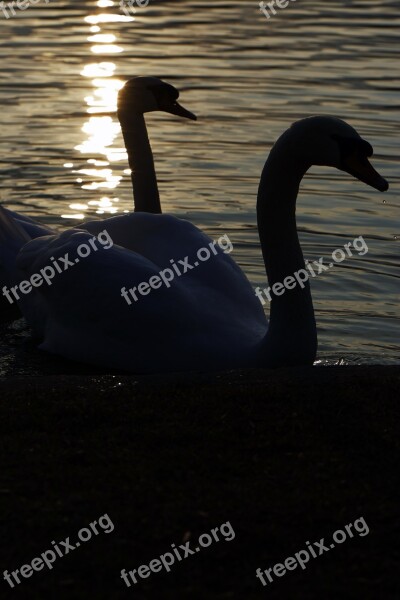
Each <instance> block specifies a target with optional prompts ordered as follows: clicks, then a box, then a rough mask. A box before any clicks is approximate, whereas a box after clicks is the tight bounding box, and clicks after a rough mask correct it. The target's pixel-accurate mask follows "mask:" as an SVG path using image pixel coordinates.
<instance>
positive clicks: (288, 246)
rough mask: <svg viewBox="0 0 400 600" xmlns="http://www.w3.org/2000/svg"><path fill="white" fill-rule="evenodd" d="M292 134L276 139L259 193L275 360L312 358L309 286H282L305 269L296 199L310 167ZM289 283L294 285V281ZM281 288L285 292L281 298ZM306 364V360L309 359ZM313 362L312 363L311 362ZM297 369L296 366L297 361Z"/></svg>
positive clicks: (313, 341)
mask: <svg viewBox="0 0 400 600" xmlns="http://www.w3.org/2000/svg"><path fill="white" fill-rule="evenodd" d="M294 147H295V144H294V143H293V140H292V139H291V136H290V135H286V136H285V138H282V139H280V140H279V141H278V142H277V143H276V145H275V146H274V148H273V149H272V151H271V153H270V156H269V158H268V160H267V162H266V164H265V166H264V169H263V172H262V175H261V181H260V186H259V191H258V200H257V221H258V231H259V235H260V241H261V247H262V252H263V257H264V263H265V268H266V272H267V277H268V283H269V288H270V289H271V291H270V296H271V310H270V322H269V329H268V334H267V338H266V342H267V345H268V347H269V348H270V349H271V352H272V353H273V354H274V355H275V357H276V359H277V361H278V362H279V360H280V361H281V362H282V360H283V361H285V360H287V364H290V363H291V361H292V359H293V357H295V360H294V362H295V363H296V361H298V356H299V355H302V354H305V355H307V356H308V357H310V356H311V355H314V356H315V352H316V325H315V318H314V309H313V304H312V298H311V290H310V284H309V282H308V281H306V282H305V283H304V284H303V285H304V287H301V286H300V285H299V284H298V283H297V282H296V285H295V287H293V282H290V283H289V285H290V286H292V287H293V289H287V288H286V286H285V287H283V286H281V287H278V286H276V289H277V293H275V291H274V290H273V289H272V288H273V286H274V284H278V283H279V284H284V281H285V279H286V278H287V277H292V278H293V277H294V274H295V273H296V272H297V271H299V270H300V269H305V263H304V257H303V253H302V250H301V247H300V242H299V237H298V234H297V225H296V200H297V194H298V191H299V186H300V183H301V180H302V178H303V176H304V174H305V173H306V171H307V170H308V167H309V165H307V164H306V163H305V162H303V161H302V160H301V157H299V156H298V155H297V156H296V152H295V150H294ZM292 281H293V280H292ZM282 289H283V290H284V291H283V293H281V292H282ZM309 360H310V359H309ZM312 360H313V359H312ZM297 364H299V363H298V362H297Z"/></svg>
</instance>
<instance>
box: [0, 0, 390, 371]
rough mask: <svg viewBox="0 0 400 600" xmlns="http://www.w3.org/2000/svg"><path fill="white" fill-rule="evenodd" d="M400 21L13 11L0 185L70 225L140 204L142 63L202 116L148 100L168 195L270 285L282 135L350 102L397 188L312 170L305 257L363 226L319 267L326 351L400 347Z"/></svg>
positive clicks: (158, 6)
mask: <svg viewBox="0 0 400 600" xmlns="http://www.w3.org/2000/svg"><path fill="white" fill-rule="evenodd" d="M399 25H400V5H399V3H398V2H397V1H394V0H393V1H383V2H379V3H376V2H375V0H369V1H367V0H366V1H364V2H362V1H361V2H350V1H342V2H339V1H336V0H333V1H332V0H330V1H329V2H326V1H324V2H321V1H307V0H299V1H298V2H296V3H291V4H289V6H288V7H287V8H286V9H284V10H281V11H279V14H277V15H276V16H275V17H274V18H273V19H270V20H269V21H268V20H267V19H266V18H265V17H264V16H263V15H262V14H261V13H260V12H259V10H258V2H256V1H254V2H253V1H246V2H245V1H240V2H239V1H233V2H229V3H228V2H220V1H214V2H212V3H205V2H200V1H199V2H194V1H191V0H189V1H187V0H185V1H184V2H183V1H182V2H165V1H164V2H161V1H160V0H151V1H150V4H149V6H148V7H146V8H141V9H139V8H138V9H137V11H136V15H135V18H134V19H132V18H128V17H126V16H124V14H123V13H122V12H121V10H120V8H119V6H118V3H117V2H115V3H113V2H111V1H108V0H100V1H99V2H95V1H89V0H87V1H81V0H76V1H71V2H59V1H58V0H50V2H49V4H48V5H46V4H45V2H44V0H43V1H42V2H39V3H38V4H36V5H35V6H31V7H30V8H29V9H28V10H26V11H18V13H17V15H16V16H15V17H12V18H10V19H8V20H7V19H6V18H5V17H4V16H3V15H2V14H1V13H0V40H1V46H2V61H1V68H0V105H1V116H2V121H1V122H2V125H1V136H0V152H1V154H0V198H1V201H2V202H3V203H4V204H5V205H7V206H8V207H10V208H13V209H15V210H18V211H21V212H22V213H24V214H27V215H30V216H34V217H39V218H40V219H41V220H42V221H43V222H45V223H48V224H50V225H52V226H55V227H66V226H71V225H74V224H76V223H77V222H79V221H80V220H82V219H83V218H87V217H91V218H93V217H96V216H100V217H101V216H109V215H110V214H117V213H120V212H123V211H129V210H131V209H132V194H131V190H130V177H129V172H128V171H127V162H126V155H125V151H124V149H123V143H122V137H121V135H120V131H119V125H118V122H117V120H116V116H115V114H114V113H113V111H114V110H115V102H116V94H117V91H118V89H119V87H120V86H121V84H122V82H123V81H124V80H125V79H126V78H128V77H131V76H135V75H156V76H159V77H162V78H163V79H166V80H168V81H170V82H171V83H173V84H175V85H176V86H177V87H178V88H179V89H180V90H181V99H182V103H183V104H184V105H185V106H187V108H189V109H190V110H193V111H194V112H195V113H196V114H197V115H198V117H199V121H198V122H197V123H193V122H189V121H187V122H186V121H185V122H183V121H180V120H178V119H175V118H173V117H170V116H168V115H162V114H156V115H150V116H148V118H147V122H148V127H149V132H150V136H151V141H152V145H153V149H154V152H155V160H156V169H157V175H158V180H159V187H160V194H161V198H162V203H163V207H164V211H165V212H171V213H173V214H176V215H178V216H183V217H185V218H189V219H190V220H191V221H193V222H194V223H195V224H196V225H198V226H199V227H201V228H203V229H204V230H206V231H207V233H209V234H210V235H211V236H212V237H215V236H217V235H218V233H220V234H222V233H227V234H228V235H229V237H230V239H231V240H232V242H233V243H234V248H235V249H234V254H233V256H234V258H235V259H236V261H237V262H238V263H239V264H240V265H241V266H242V268H243V269H244V270H245V272H246V273H247V275H248V277H249V279H250V280H251V282H252V283H253V284H254V286H256V285H260V286H262V287H265V274H264V268H263V263H262V258H261V253H260V248H259V242H258V236H257V229H256V221H255V200H256V192H257V187H258V180H259V176H260V172H261V169H262V166H263V163H264V161H265V158H266V156H267V153H268V151H269V150H270V148H271V145H272V143H273V142H274V140H275V139H276V138H277V137H278V136H279V135H280V133H281V132H282V131H283V130H284V129H285V128H287V127H288V126H289V125H290V124H291V123H292V122H293V121H295V120H297V119H299V118H302V117H305V116H309V115H311V114H333V115H336V116H339V117H341V118H344V119H346V120H348V121H349V122H350V123H351V124H352V125H353V126H355V127H356V128H357V130H358V131H359V132H360V134H361V135H362V136H363V137H365V138H366V139H368V140H369V141H370V142H371V144H372V145H373V146H374V149H375V158H374V164H375V166H376V167H377V169H378V170H379V171H380V172H381V174H382V175H383V176H384V177H386V178H387V179H388V180H389V182H390V184H391V188H390V190H389V192H388V193H387V194H385V195H380V194H379V193H378V192H375V191H374V190H372V189H371V188H367V187H366V186H364V185H363V184H362V183H360V182H357V181H354V180H352V179H351V178H350V177H349V176H347V175H346V174H344V173H339V172H336V171H335V172H334V171H331V170H327V169H321V168H314V169H312V171H311V172H310V173H309V174H308V175H307V177H306V179H305V180H304V182H303V186H302V190H301V195H300V198H299V202H298V226H299V229H300V232H301V233H300V236H301V241H302V245H303V249H304V253H305V256H306V258H308V259H310V260H317V259H318V258H319V257H321V256H323V257H325V258H327V259H328V262H329V257H330V255H331V253H332V252H333V251H334V250H335V249H337V248H340V247H343V245H344V244H345V243H348V242H351V241H352V240H354V238H356V237H358V236H363V237H364V239H365V240H366V242H367V245H368V253H366V254H365V255H364V256H357V255H356V256H355V257H354V258H349V259H347V260H345V261H344V262H343V263H341V264H340V265H337V266H335V267H334V268H333V269H332V270H331V271H329V272H327V273H325V274H323V275H320V276H319V277H318V278H316V279H314V280H313V282H312V290H313V297H314V305H315V310H316V314H317V322H318V325H319V340H320V359H321V360H323V361H324V362H325V361H327V362H328V363H329V364H332V363H337V362H339V361H340V360H341V359H342V362H344V363H381V364H389V363H393V362H399V360H400V349H399V333H400V326H399V318H400V309H399V263H400V261H399V249H400V246H399V244H400V226H399V211H400V201H399V199H398V184H399V157H398V147H399V143H398V132H399V122H400V110H399V108H400V106H399V70H400V69H399V64H400V62H399V53H398V37H399V35H398V28H399ZM104 113H109V114H104ZM266 308H268V307H266ZM18 327H20V325H14V329H12V330H11V331H10V330H8V333H7V335H8V336H11V338H12V340H13V342H18V340H19V339H20V337H21V336H22V337H25V334H24V332H23V328H22V330H21V329H18ZM2 343H4V337H3V342H2ZM0 352H3V351H2V350H0ZM3 355H4V352H3ZM4 360H6V359H5V358H4ZM7 364H9V363H8V362H7ZM6 370H8V369H6ZM3 371H4V369H3Z"/></svg>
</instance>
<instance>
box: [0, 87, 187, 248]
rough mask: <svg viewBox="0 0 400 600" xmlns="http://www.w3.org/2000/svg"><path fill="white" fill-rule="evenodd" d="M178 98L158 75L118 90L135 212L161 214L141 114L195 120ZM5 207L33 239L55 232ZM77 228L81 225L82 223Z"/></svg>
mask: <svg viewBox="0 0 400 600" xmlns="http://www.w3.org/2000/svg"><path fill="white" fill-rule="evenodd" d="M178 98H179V91H178V90H177V89H176V88H175V87H174V86H172V85H171V84H169V83H166V82H165V81H163V80H162V79H159V78H158V77H142V76H139V77H132V78H131V79H129V80H128V81H127V82H126V83H125V84H124V85H123V87H122V88H121V89H120V91H119V93H118V104H117V116H118V120H119V123H120V126H121V131H122V135H123V139H124V143H125V148H126V151H127V154H128V162H129V167H130V169H131V180H132V189H133V198H134V210H135V211H144V212H151V213H161V204H160V197H159V192H158V185H157V178H156V174H155V169H154V159H153V153H152V150H151V146H150V142H149V136H148V133H147V128H146V123H145V119H144V115H145V114H146V113H149V112H155V111H160V112H166V113H169V114H172V115H177V116H179V117H182V118H185V119H191V120H193V121H196V120H197V117H196V115H194V114H193V113H192V112H190V111H189V110H187V109H186V108H184V107H183V106H182V105H180V104H179V103H178V101H177V100H178ZM5 210H6V212H7V213H8V214H9V215H11V216H12V217H13V218H14V219H15V220H16V221H18V223H19V224H20V225H21V227H22V228H23V229H25V231H27V233H28V234H29V235H30V236H31V237H32V238H34V237H39V236H42V235H47V234H49V233H50V234H51V233H54V231H53V230H52V229H50V228H49V227H46V226H44V225H42V224H40V223H39V222H37V221H35V220H34V219H31V218H30V217H27V216H24V215H21V214H19V213H17V212H14V211H11V210H9V209H5ZM79 227H84V224H81V225H79Z"/></svg>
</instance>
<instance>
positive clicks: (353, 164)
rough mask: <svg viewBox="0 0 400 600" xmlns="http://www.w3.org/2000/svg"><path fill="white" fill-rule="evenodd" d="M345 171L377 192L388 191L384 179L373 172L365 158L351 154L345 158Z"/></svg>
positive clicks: (387, 185)
mask: <svg viewBox="0 0 400 600" xmlns="http://www.w3.org/2000/svg"><path fill="white" fill-rule="evenodd" d="M345 171H346V172H347V173H349V174H350V175H353V177H355V178H356V179H359V180H360V181H363V182H364V183H366V184H367V185H370V186H371V187H373V188H375V189H376V190H378V191H379V192H386V191H387V190H388V189H389V184H388V182H387V181H386V179H384V178H383V177H381V176H380V175H379V173H378V172H377V171H375V169H374V167H373V166H372V165H371V163H370V162H369V160H368V158H367V157H366V156H360V154H358V153H353V154H351V155H350V156H348V157H346V160H345Z"/></svg>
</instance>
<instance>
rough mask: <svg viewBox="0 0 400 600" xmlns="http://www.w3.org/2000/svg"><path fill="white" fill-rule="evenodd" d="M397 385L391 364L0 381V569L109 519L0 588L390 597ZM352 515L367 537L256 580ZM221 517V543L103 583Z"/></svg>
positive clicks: (78, 593)
mask: <svg viewBox="0 0 400 600" xmlns="http://www.w3.org/2000/svg"><path fill="white" fill-rule="evenodd" d="M399 390H400V367H398V366H383V367H327V368H325V367H322V368H309V369H288V370H277V371H263V370H255V371H237V372H229V373H219V374H215V375H212V376H210V375H208V374H198V375H195V376H193V375H184V376H180V375H171V376H168V377H155V378H154V377H132V376H123V375H121V376H120V375H105V376H104V375H91V376H87V375H86V376H76V375H63V376H46V377H30V378H29V379H21V378H20V379H18V378H15V379H8V380H6V381H1V382H0V392H1V402H0V406H1V412H2V414H1V420H0V422H1V424H2V433H1V438H2V442H3V448H4V449H5V457H4V459H3V468H2V482H1V486H0V487H1V490H0V491H1V493H0V497H1V510H2V515H3V520H2V521H3V523H2V535H1V537H2V542H3V543H2V547H3V548H2V561H1V564H2V565H3V570H5V569H7V570H8V571H12V570H14V569H16V568H20V567H21V566H22V565H24V564H26V563H28V562H30V561H31V560H32V559H33V558H34V557H36V556H38V555H40V554H41V553H42V552H44V551H45V550H46V549H48V548H49V547H50V544H51V541H52V540H64V539H65V538H66V537H67V536H70V537H71V540H72V539H73V538H74V535H75V537H76V532H77V531H79V530H80V529H81V528H82V527H85V526H87V525H88V524H89V523H90V522H92V521H93V520H94V519H98V518H99V517H100V516H101V515H103V514H105V513H107V514H108V515H109V517H110V519H111V520H112V521H113V523H114V524H115V530H114V531H113V532H112V533H110V534H109V535H99V536H98V537H95V538H93V539H92V540H90V541H89V542H88V543H87V544H82V547H81V548H79V550H75V551H74V552H73V553H71V554H70V555H69V556H66V557H63V558H60V559H59V560H58V561H57V562H56V563H55V565H54V568H53V569H52V570H51V571H50V570H48V569H46V570H44V571H40V572H38V573H34V575H33V576H32V577H30V578H29V579H25V580H23V581H22V583H21V584H20V585H19V586H16V588H15V589H11V588H10V587H9V586H8V584H7V583H6V582H5V581H4V580H3V581H2V582H1V584H0V585H1V588H2V589H1V594H2V597H5V598H12V597H16V596H18V597H23V598H25V597H26V598H29V599H31V598H41V599H42V598H49V599H50V598H51V599H52V598H54V597H57V598H65V599H67V598H68V600H69V599H74V598H77V599H78V598H79V599H86V598H88V597H95V598H96V599H103V598H104V599H106V598H107V599H109V598H113V600H114V599H118V598H128V597H133V595H134V596H135V598H140V599H142V598H162V599H164V598H165V599H169V598H171V599H172V598H174V599H176V598H179V599H181V598H188V599H189V598H191V599H193V598H194V599H197V598H198V599H203V598H204V599H208V598H210V599H225V598H238V599H239V598H240V599H243V598H245V599H246V600H248V599H249V600H251V599H253V598H254V599H255V598H260V599H261V598H266V597H269V598H278V599H281V598H283V599H286V598H287V599H288V600H289V599H290V600H292V599H294V598H296V599H297V598H301V600H303V599H309V598H310V599H314V598H315V599H317V598H318V599H320V598H324V599H326V598H332V599H335V600H336V599H337V598H342V597H343V598H354V599H355V600H356V599H357V600H359V598H363V599H367V600H369V599H371V600H376V598H385V600H387V599H391V598H393V599H394V598H397V597H398V594H397V592H396V591H395V590H396V588H397V586H398V583H397V572H396V568H395V560H396V557H398V539H399V534H400V531H399V519H398V516H399V508H398V475H396V473H398V472H399V468H398V466H399V465H398V462H399V445H400V443H399V435H398V429H399V428H398V423H399V412H400V411H399V396H400V394H399ZM360 517H364V519H365V521H366V523H367V524H368V526H369V529H370V532H369V534H368V535H367V536H365V537H355V538H353V539H349V540H347V541H346V542H345V543H343V544H341V545H340V547H337V548H335V550H334V551H332V552H330V553H326V554H324V556H321V557H319V558H318V559H314V560H312V561H310V563H308V565H307V568H306V569H305V570H304V571H302V570H299V569H297V570H295V571H293V572H290V573H289V572H288V573H287V574H286V575H285V576H284V577H282V578H280V579H278V578H276V581H274V583H272V584H270V585H269V586H268V587H265V588H264V587H263V586H262V585H261V583H260V581H259V580H258V579H256V577H255V571H256V569H257V568H258V567H260V568H261V569H267V568H270V567H271V566H273V565H274V564H275V563H277V562H282V561H284V560H285V558H286V557H288V556H291V555H293V553H294V552H297V551H298V550H299V549H302V548H305V542H306V541H311V542H313V541H319V540H320V539H321V538H322V537H325V538H329V537H330V536H331V535H332V533H333V532H334V531H335V530H337V529H341V528H343V527H344V526H345V525H346V524H347V523H351V522H354V521H355V520H356V519H358V518H360ZM227 521H229V522H230V523H231V525H232V527H233V529H234V531H235V534H236V536H235V539H234V540H232V541H231V542H229V543H222V542H221V543H219V544H214V545H212V546H210V547H209V548H207V549H204V550H203V551H202V552H201V553H199V554H198V555H196V556H192V557H190V558H188V559H187V560H185V561H183V562H180V563H178V564H176V565H174V568H173V569H172V570H171V572H170V573H157V574H152V576H151V577H149V578H148V579H143V580H141V583H140V584H137V585H135V586H132V588H129V589H128V588H127V587H126V586H125V584H124V583H123V581H122V579H121V578H120V571H121V569H123V568H125V569H127V570H131V569H135V568H138V567H139V566H140V565H142V564H148V563H149V562H150V561H151V560H152V559H154V558H157V556H159V555H160V554H162V553H165V552H167V551H168V549H169V548H170V546H171V544H172V543H175V544H177V545H179V544H181V543H183V540H186V539H188V536H189V539H196V537H197V536H199V535H201V534H202V533H206V532H209V531H211V529H212V528H214V527H217V526H218V525H220V524H222V523H225V522H227Z"/></svg>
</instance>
